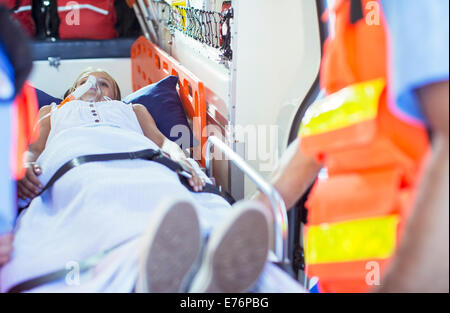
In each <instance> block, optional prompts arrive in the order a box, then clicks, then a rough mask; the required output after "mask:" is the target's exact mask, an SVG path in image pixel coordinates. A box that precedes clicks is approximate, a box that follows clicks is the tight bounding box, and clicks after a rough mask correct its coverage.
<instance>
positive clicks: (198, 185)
mask: <svg viewBox="0 0 450 313" xmlns="http://www.w3.org/2000/svg"><path fill="white" fill-rule="evenodd" d="M180 162H182V164H183V167H184V168H186V169H187V170H188V171H189V173H191V175H192V178H190V179H189V180H188V181H189V185H191V187H192V188H193V189H194V191H195V192H200V191H202V190H203V187H205V185H206V181H205V180H204V179H203V178H201V177H200V176H199V175H198V174H197V171H196V170H195V169H194V168H193V167H192V166H191V164H190V163H189V161H188V160H187V159H184V160H182V161H180Z"/></svg>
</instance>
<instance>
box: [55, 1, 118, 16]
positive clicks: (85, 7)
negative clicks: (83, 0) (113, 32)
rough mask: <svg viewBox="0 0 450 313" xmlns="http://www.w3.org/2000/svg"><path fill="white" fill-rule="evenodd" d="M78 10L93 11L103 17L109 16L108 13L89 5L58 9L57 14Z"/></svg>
mask: <svg viewBox="0 0 450 313" xmlns="http://www.w3.org/2000/svg"><path fill="white" fill-rule="evenodd" d="M80 9H89V10H92V11H95V12H97V13H100V14H103V15H108V14H109V12H108V11H106V10H103V9H100V8H98V7H96V6H93V5H91V4H79V5H71V6H63V7H58V12H64V11H72V10H80Z"/></svg>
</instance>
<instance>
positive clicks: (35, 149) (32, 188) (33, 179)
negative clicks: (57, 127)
mask: <svg viewBox="0 0 450 313" xmlns="http://www.w3.org/2000/svg"><path fill="white" fill-rule="evenodd" d="M50 110H51V106H49V105H46V106H44V107H42V108H41V109H40V110H39V118H42V117H43V116H45V115H46V114H48V113H50ZM49 133H50V117H46V118H44V119H43V120H42V121H41V122H40V125H39V137H38V139H37V140H36V141H35V142H33V143H32V144H30V146H29V147H28V151H27V155H26V160H25V162H27V163H28V164H29V165H28V166H27V171H26V175H25V177H24V178H22V179H21V180H19V181H18V182H17V195H18V197H19V198H21V199H27V198H29V199H32V198H34V197H35V196H37V195H38V194H39V190H40V189H42V188H43V186H42V184H41V182H40V181H39V179H38V178H37V176H39V175H40V174H41V172H42V170H41V168H40V167H39V165H38V164H35V163H31V162H36V160H37V159H38V157H39V155H41V153H42V151H44V149H45V144H46V142H47V138H48V134H49Z"/></svg>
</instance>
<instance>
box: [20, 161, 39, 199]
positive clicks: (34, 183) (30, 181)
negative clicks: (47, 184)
mask: <svg viewBox="0 0 450 313" xmlns="http://www.w3.org/2000/svg"><path fill="white" fill-rule="evenodd" d="M41 173H42V169H41V167H40V166H39V165H38V164H37V163H35V162H30V163H28V165H27V171H26V174H25V176H24V178H22V179H21V180H19V181H18V182H17V196H18V197H19V198H20V199H23V200H26V199H33V198H35V197H36V196H37V195H38V194H39V193H40V192H41V190H42V188H44V186H43V185H42V184H41V182H40V181H39V179H38V176H39V175H41Z"/></svg>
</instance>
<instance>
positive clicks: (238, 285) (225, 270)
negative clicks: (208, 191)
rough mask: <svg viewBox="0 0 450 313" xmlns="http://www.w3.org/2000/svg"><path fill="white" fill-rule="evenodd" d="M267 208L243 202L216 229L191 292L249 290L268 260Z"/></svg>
mask: <svg viewBox="0 0 450 313" xmlns="http://www.w3.org/2000/svg"><path fill="white" fill-rule="evenodd" d="M264 212H265V209H264V207H263V206H262V205H261V204H260V203H258V202H250V201H246V202H241V203H239V204H237V205H235V206H233V209H232V210H231V211H230V216H229V217H228V218H227V219H226V220H225V221H224V223H223V224H221V225H220V226H218V227H217V229H214V230H213V232H212V234H211V236H210V238H209V241H208V244H207V246H206V249H205V253H204V256H203V260H202V266H201V268H200V269H199V271H198V273H197V275H196V276H195V278H194V280H193V282H192V284H191V288H190V290H189V292H193V293H202V292H227V293H231V292H232V293H239V292H246V291H248V290H249V289H250V288H251V287H252V286H253V285H254V284H255V283H256V281H257V279H258V277H259V275H260V274H261V272H262V270H263V268H264V265H265V263H266V260H267V256H268V251H269V234H270V227H269V223H268V219H267V216H266V215H265V213H264Z"/></svg>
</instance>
